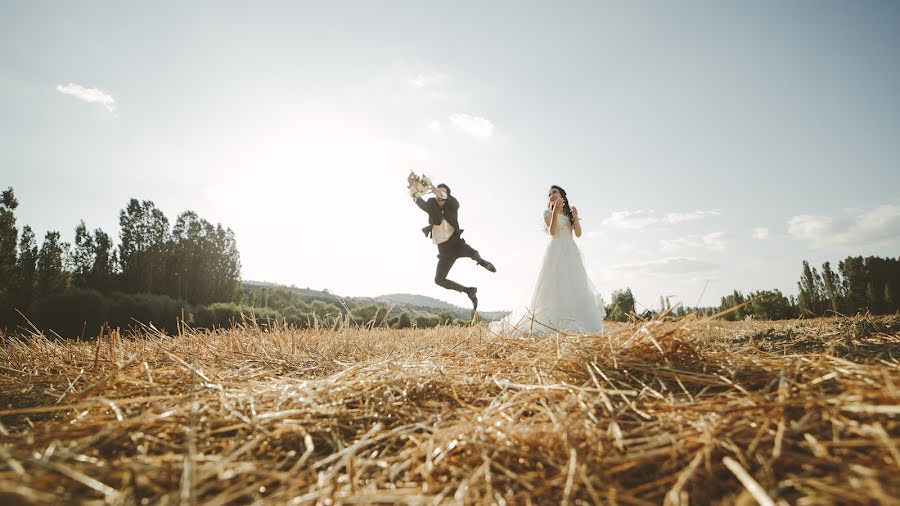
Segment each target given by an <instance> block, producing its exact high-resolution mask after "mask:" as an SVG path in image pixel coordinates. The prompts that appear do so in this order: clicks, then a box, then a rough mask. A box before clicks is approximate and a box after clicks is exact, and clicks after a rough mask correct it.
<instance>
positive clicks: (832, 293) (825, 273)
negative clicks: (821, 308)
mask: <svg viewBox="0 0 900 506" xmlns="http://www.w3.org/2000/svg"><path fill="white" fill-rule="evenodd" d="M822 283H823V285H824V286H825V297H826V299H827V300H826V305H827V306H828V308H829V309H830V310H831V311H832V312H833V313H834V314H840V313H841V312H842V311H841V309H842V306H843V298H844V294H843V290H842V286H841V278H840V276H839V275H838V274H837V273H835V272H834V271H832V270H831V264H830V263H829V262H825V263H824V264H822Z"/></svg>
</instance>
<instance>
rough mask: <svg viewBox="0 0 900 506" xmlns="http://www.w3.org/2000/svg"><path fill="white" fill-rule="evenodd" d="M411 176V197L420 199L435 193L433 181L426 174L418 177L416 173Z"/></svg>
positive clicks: (411, 173)
mask: <svg viewBox="0 0 900 506" xmlns="http://www.w3.org/2000/svg"><path fill="white" fill-rule="evenodd" d="M409 175H410V176H412V177H411V178H410V181H409V196H410V197H412V198H414V199H419V198H422V197H424V196H425V195H428V194H429V193H431V192H432V191H434V185H433V184H431V180H430V179H428V176H426V175H425V174H422V175H421V176H417V175H416V173H415V172H410V173H409Z"/></svg>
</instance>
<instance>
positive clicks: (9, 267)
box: [0, 187, 19, 324]
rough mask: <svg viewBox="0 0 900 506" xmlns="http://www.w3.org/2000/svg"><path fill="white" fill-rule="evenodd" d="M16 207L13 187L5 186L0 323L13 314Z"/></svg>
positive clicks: (0, 214) (0, 216)
mask: <svg viewBox="0 0 900 506" xmlns="http://www.w3.org/2000/svg"><path fill="white" fill-rule="evenodd" d="M17 207H19V202H18V201H17V200H16V196H15V194H14V193H13V189H12V188H11V187H10V188H7V189H6V190H5V191H4V192H3V193H2V194H0V324H2V323H5V322H10V321H11V319H12V315H13V312H12V302H13V297H14V284H13V283H11V282H10V281H12V280H14V279H15V278H16V276H15V274H16V243H17V241H18V237H19V230H18V229H17V228H16V215H15V211H16V208H17Z"/></svg>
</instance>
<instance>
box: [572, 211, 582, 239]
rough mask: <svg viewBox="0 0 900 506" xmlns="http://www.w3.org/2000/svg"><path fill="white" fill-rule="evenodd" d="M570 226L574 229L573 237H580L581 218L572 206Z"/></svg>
mask: <svg viewBox="0 0 900 506" xmlns="http://www.w3.org/2000/svg"><path fill="white" fill-rule="evenodd" d="M572 218H573V219H572V226H573V228H574V229H575V237H581V218H579V217H578V209H577V208H575V207H573V208H572Z"/></svg>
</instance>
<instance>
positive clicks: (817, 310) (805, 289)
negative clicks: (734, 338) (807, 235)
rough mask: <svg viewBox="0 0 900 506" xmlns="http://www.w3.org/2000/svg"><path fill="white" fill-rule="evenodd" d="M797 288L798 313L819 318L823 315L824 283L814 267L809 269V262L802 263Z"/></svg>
mask: <svg viewBox="0 0 900 506" xmlns="http://www.w3.org/2000/svg"><path fill="white" fill-rule="evenodd" d="M797 286H798V288H799V292H800V293H799V296H798V298H799V306H800V312H801V313H803V314H806V315H810V316H821V315H822V314H824V313H825V294H824V286H825V285H824V283H822V278H821V276H819V273H818V272H817V271H816V269H815V267H813V268H812V269H810V267H809V262H807V261H806V260H804V261H803V274H802V275H801V277H800V281H799V282H798V283H797Z"/></svg>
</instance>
